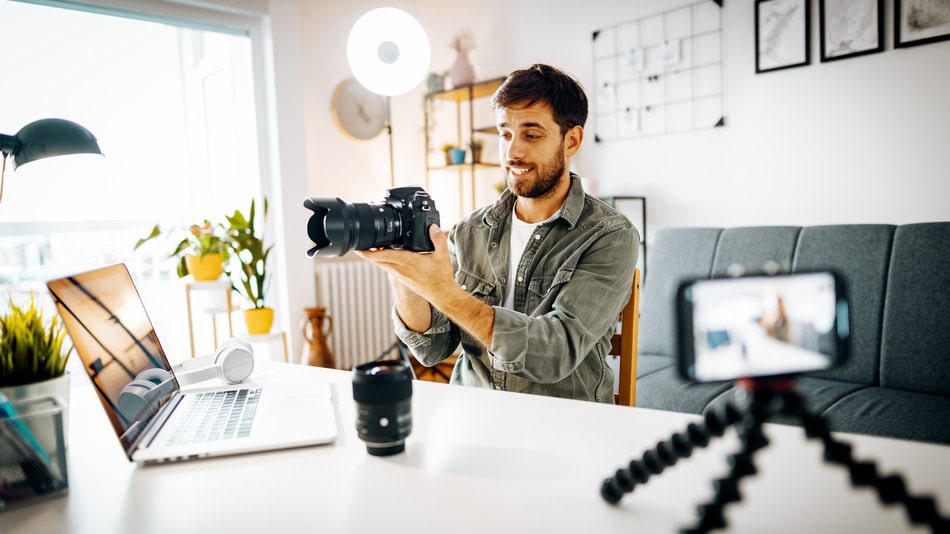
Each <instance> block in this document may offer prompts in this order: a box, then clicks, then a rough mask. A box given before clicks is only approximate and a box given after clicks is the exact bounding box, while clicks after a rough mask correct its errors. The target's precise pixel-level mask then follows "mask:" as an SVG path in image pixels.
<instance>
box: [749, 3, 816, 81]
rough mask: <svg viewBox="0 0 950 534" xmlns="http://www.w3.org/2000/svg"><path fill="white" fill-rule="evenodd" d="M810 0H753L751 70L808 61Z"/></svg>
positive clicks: (771, 68)
mask: <svg viewBox="0 0 950 534" xmlns="http://www.w3.org/2000/svg"><path fill="white" fill-rule="evenodd" d="M810 28H811V2H810V0H756V2H755V72H756V73H763V72H770V71H775V70H781V69H788V68H792V67H801V66H804V65H808V64H810V63H811V46H810V42H811V29H810Z"/></svg>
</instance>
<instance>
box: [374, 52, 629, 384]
mask: <svg viewBox="0 0 950 534" xmlns="http://www.w3.org/2000/svg"><path fill="white" fill-rule="evenodd" d="M492 107H493V108H494V110H495V118H496V124H497V127H498V132H499V141H498V154H499V161H500V162H501V165H502V168H503V170H504V172H505V178H506V182H507V185H508V189H507V190H506V191H504V192H503V193H502V195H501V196H500V198H499V199H498V200H497V201H496V202H495V203H494V204H492V205H491V206H488V207H485V208H481V209H479V210H476V211H475V212H473V213H472V214H470V215H469V216H467V217H465V218H464V219H462V220H461V221H459V222H458V224H456V225H455V226H454V227H453V228H452V230H451V231H450V232H449V235H448V236H447V237H446V235H445V234H444V233H443V232H442V231H441V230H440V229H439V228H437V227H436V226H435V225H432V226H431V227H430V229H429V235H430V237H431V238H432V242H433V243H434V245H435V251H434V252H433V253H431V254H419V253H414V252H409V251H405V250H392V249H382V250H372V251H364V252H357V254H359V255H360V256H361V257H363V258H365V259H367V260H369V261H372V262H374V263H375V264H377V265H379V266H380V267H382V268H383V269H385V270H386V271H387V272H388V273H389V278H390V281H391V283H392V286H393V291H394V293H395V306H394V315H393V320H394V322H395V325H396V333H397V335H398V336H399V338H400V339H401V340H402V341H403V342H404V343H405V344H406V345H407V346H408V347H409V349H410V350H411V351H412V353H413V354H414V355H415V356H416V358H417V359H419V361H420V362H422V363H423V364H424V365H428V366H432V365H435V364H437V363H438V362H440V361H442V360H444V359H446V358H448V357H449V356H450V355H452V354H453V352H454V351H455V350H456V349H457V348H458V345H459V343H461V346H462V350H463V352H462V354H461V355H460V356H459V359H458V362H457V363H456V365H455V369H454V370H453V373H452V380H451V381H452V383H457V384H464V385H471V386H478V387H485V388H493V389H499V390H507V391H518V392H524V393H535V394H541V395H551V396H557V397H567V398H572V399H583V400H591V401H597V402H607V403H612V402H613V382H614V378H613V376H614V375H613V372H612V371H611V369H610V368H609V367H608V366H607V362H606V358H605V355H606V353H607V351H608V349H609V348H610V336H611V334H612V332H613V329H614V326H615V324H616V321H617V316H618V314H619V313H620V310H621V309H622V308H623V306H624V304H626V302H627V300H628V299H629V298H630V286H631V283H632V280H633V270H634V266H635V264H636V261H637V246H638V237H637V233H636V230H634V229H633V226H632V225H631V224H630V221H629V220H627V218H626V217H624V216H623V215H621V214H619V213H618V212H616V211H615V210H614V209H612V208H610V207H609V206H607V205H606V204H605V203H603V202H601V201H599V200H597V199H595V198H593V197H590V196H588V195H586V194H585V193H584V190H583V188H582V187H581V180H580V178H579V177H578V176H576V175H574V174H572V173H570V172H569V171H568V160H569V158H570V157H572V156H574V154H576V153H577V151H578V149H580V146H581V143H582V141H583V140H584V123H585V122H586V120H587V97H586V96H585V94H584V90H583V89H582V88H581V87H580V85H579V84H578V83H577V82H576V81H575V80H574V79H573V78H571V77H570V76H569V75H567V74H565V73H564V72H562V71H560V70H558V69H556V68H553V67H550V66H547V65H534V66H532V67H530V68H528V69H524V70H519V71H515V72H514V73H512V74H511V75H510V76H509V77H508V78H507V79H506V80H505V82H504V83H503V84H502V85H501V87H499V88H498V90H497V91H496V92H495V94H494V96H493V97H492Z"/></svg>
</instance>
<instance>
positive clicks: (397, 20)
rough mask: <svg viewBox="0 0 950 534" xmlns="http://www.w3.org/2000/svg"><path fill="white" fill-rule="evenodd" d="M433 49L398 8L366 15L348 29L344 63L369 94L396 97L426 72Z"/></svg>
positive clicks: (387, 8) (420, 30)
mask: <svg viewBox="0 0 950 534" xmlns="http://www.w3.org/2000/svg"><path fill="white" fill-rule="evenodd" d="M431 55H432V50H431V48H430V47H429V38H428V36H426V32H425V30H424V29H423V28H422V25H421V24H419V22H418V21H417V20H416V19H414V18H413V17H412V15H410V14H408V13H406V12H405V11H402V10H400V9H396V8H392V7H381V8H377V9H374V10H372V11H369V12H367V13H366V14H364V15H363V16H362V17H360V18H359V19H358V20H357V21H356V23H355V24H353V27H352V28H351V29H350V35H349V37H348V38H347V40H346V60H347V62H348V63H349V65H350V70H352V71H353V76H355V77H356V79H357V80H359V82H360V83H361V84H363V86H364V87H366V88H367V89H369V90H370V91H372V92H374V93H376V94H380V95H385V96H395V95H401V94H403V93H407V92H409V91H411V90H412V88H413V87H415V86H416V85H417V84H418V83H419V82H420V81H422V79H423V77H425V75H426V72H427V71H428V70H429V60H430V58H431Z"/></svg>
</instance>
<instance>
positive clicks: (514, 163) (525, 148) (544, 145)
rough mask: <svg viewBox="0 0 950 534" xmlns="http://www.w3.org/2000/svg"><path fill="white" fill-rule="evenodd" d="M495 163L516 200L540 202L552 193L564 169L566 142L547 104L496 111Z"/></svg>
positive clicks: (565, 163)
mask: <svg viewBox="0 0 950 534" xmlns="http://www.w3.org/2000/svg"><path fill="white" fill-rule="evenodd" d="M495 124H496V126H497V127H498V134H499V136H498V160H499V161H500V162H501V165H502V169H504V171H505V181H506V182H507V183H508V188H509V189H511V191H512V192H513V193H514V194H516V195H518V196H519V197H527V198H539V197H543V196H544V195H545V194H546V193H548V192H549V191H551V190H552V189H553V188H554V186H555V185H557V183H558V181H559V180H560V179H561V177H562V176H564V175H565V169H566V168H567V158H566V157H565V152H564V141H565V138H564V136H563V135H561V128H560V127H559V126H558V125H557V123H556V122H554V114H553V112H552V110H551V107H550V106H549V105H547V104H544V103H540V102H535V103H534V104H530V105H526V106H519V105H514V106H511V107H507V108H501V109H496V110H495Z"/></svg>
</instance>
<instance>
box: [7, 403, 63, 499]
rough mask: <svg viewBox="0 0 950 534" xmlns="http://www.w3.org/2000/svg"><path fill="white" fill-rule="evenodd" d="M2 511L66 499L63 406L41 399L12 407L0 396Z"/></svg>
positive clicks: (12, 405)
mask: <svg viewBox="0 0 950 534" xmlns="http://www.w3.org/2000/svg"><path fill="white" fill-rule="evenodd" d="M0 408H2V409H0V511H3V510H6V509H9V508H13V507H16V506H21V505H25V504H30V503H33V502H37V501H40V500H44V499H49V498H52V497H58V496H60V495H65V494H66V493H67V491H68V488H69V484H68V480H67V475H66V437H65V433H64V431H63V406H62V404H60V403H59V402H57V400H56V399H55V398H52V397H42V398H37V399H31V400H27V401H24V402H21V403H17V404H12V403H10V402H9V401H7V400H6V397H5V396H3V395H0Z"/></svg>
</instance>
